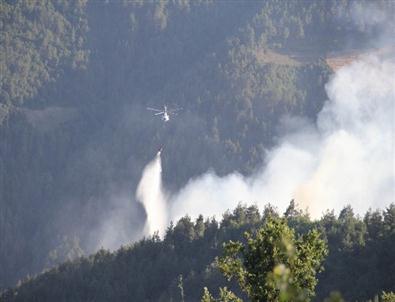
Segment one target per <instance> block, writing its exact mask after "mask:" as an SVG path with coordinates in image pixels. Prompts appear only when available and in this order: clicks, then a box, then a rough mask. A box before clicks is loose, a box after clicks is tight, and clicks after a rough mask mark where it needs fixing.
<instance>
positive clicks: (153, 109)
mask: <svg viewBox="0 0 395 302" xmlns="http://www.w3.org/2000/svg"><path fill="white" fill-rule="evenodd" d="M147 110H151V111H157V112H161V111H162V110H160V109H155V108H151V107H147Z"/></svg>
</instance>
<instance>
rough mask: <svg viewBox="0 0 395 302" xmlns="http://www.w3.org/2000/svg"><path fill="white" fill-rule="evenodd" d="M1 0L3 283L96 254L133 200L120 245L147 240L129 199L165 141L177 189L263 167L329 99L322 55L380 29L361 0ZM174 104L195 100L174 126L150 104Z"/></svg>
mask: <svg viewBox="0 0 395 302" xmlns="http://www.w3.org/2000/svg"><path fill="white" fill-rule="evenodd" d="M378 3H379V5H388V3H387V2H386V1H381V2H380V1H379V2H378ZM0 5H1V9H0V17H1V24H0V28H1V35H0V39H1V43H0V47H1V57H0V64H1V83H0V85H1V91H0V288H3V287H6V286H9V285H12V284H15V282H17V280H18V279H20V278H23V277H24V276H26V275H27V274H29V273H30V274H34V273H37V272H39V271H41V270H42V269H43V268H45V267H51V266H52V265H54V264H56V263H59V262H62V261H64V260H67V259H73V258H75V257H78V256H80V255H82V254H83V253H84V252H93V251H95V250H96V249H97V248H99V247H100V246H101V244H102V242H101V241H100V238H101V236H102V233H103V232H104V231H105V228H106V227H107V225H106V223H107V219H108V216H109V215H110V214H111V213H112V212H113V211H114V208H117V207H118V206H119V204H122V206H124V200H127V204H128V205H129V208H128V209H127V212H128V213H129V214H128V216H127V217H126V218H127V219H126V218H125V219H123V220H122V221H121V224H122V230H126V232H125V234H123V233H122V234H119V236H120V238H117V240H116V242H130V241H131V240H133V239H136V238H138V236H139V235H140V233H141V229H142V226H143V223H144V212H143V210H142V209H141V207H140V206H139V205H138V204H137V203H136V202H135V200H134V199H133V197H132V196H133V195H134V192H135V188H136V185H137V181H138V179H139V177H140V175H141V170H142V168H143V166H144V165H145V164H146V163H147V161H148V160H150V159H151V157H152V156H153V155H154V154H155V152H156V150H157V149H158V147H159V146H161V145H165V150H166V152H164V156H163V174H164V180H165V184H166V186H167V187H168V188H179V187H180V186H181V185H183V184H185V183H186V182H187V181H188V179H190V178H191V177H193V176H196V175H198V174H200V173H203V172H205V171H207V170H208V169H210V168H212V169H214V170H215V171H217V173H218V174H220V175H223V174H225V173H228V172H231V171H234V170H237V171H240V172H241V173H243V174H251V173H252V172H254V170H255V169H256V168H257V167H258V166H259V165H260V164H261V163H262V161H263V159H264V154H265V150H266V149H267V148H269V147H270V146H272V145H273V143H274V142H275V141H276V135H277V129H278V126H279V120H280V119H281V117H282V116H284V115H287V114H292V115H300V116H305V117H307V118H309V119H312V120H314V119H315V117H316V114H317V112H318V111H319V110H320V109H321V107H322V104H323V102H324V100H325V99H326V95H325V91H324V85H325V83H326V82H327V79H328V77H329V76H330V73H331V71H330V70H329V68H328V66H327V65H326V64H325V62H324V60H321V57H324V56H325V54H326V53H327V52H329V51H336V50H341V49H342V48H343V47H344V45H346V44H348V45H350V44H351V45H352V46H353V47H363V46H364V45H365V42H366V41H367V40H368V39H369V38H370V37H371V36H374V35H375V34H376V31H375V29H374V28H373V30H369V31H367V30H365V29H364V28H360V27H358V25H355V24H354V23H353V22H352V21H351V20H352V18H349V17H350V16H351V8H352V7H354V6H355V5H363V2H360V1H356V2H355V1H314V2H312V1H311V2H310V1H307V2H302V1H300V2H299V1H275V0H273V1H266V2H259V1H234V2H231V3H229V2H227V1H160V2H140V1H131V2H129V1H114V2H112V1H83V0H81V1H71V2H70V1H23V0H20V1H2V2H1V4H0ZM338 20H342V21H341V22H338ZM323 35H325V37H326V38H325V41H323V40H322V37H323ZM345 41H347V43H345ZM300 52H304V53H305V54H307V55H308V56H309V58H310V59H309V60H308V61H303V60H298V59H297V58H296V59H295V58H292V54H295V53H300ZM164 104H167V105H169V106H181V107H183V108H184V111H183V113H182V115H180V116H179V117H177V119H176V120H175V121H174V122H171V123H170V124H168V125H166V126H163V125H162V124H161V123H160V121H158V120H155V119H153V118H152V117H151V115H150V114H149V113H147V112H146V110H145V107H146V106H159V107H161V106H162V105H164ZM180 163H182V164H180ZM122 209H123V208H122V207H121V210H122ZM109 247H111V248H114V247H117V246H109Z"/></svg>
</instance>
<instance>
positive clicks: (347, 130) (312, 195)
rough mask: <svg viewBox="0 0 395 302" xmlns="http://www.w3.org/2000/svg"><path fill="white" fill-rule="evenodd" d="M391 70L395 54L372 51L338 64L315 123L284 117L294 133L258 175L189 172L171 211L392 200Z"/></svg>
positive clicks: (394, 85) (363, 205) (394, 89)
mask: <svg viewBox="0 0 395 302" xmlns="http://www.w3.org/2000/svg"><path fill="white" fill-rule="evenodd" d="M394 75H395V65H394V62H392V61H390V60H382V61H380V60H379V59H378V58H376V57H365V58H364V59H362V60H360V61H358V62H355V63H353V64H351V65H349V66H347V67H344V68H343V69H340V70H339V71H338V72H337V73H336V74H335V76H334V77H333V78H332V80H331V81H330V82H329V83H328V84H327V86H326V90H327V94H328V97H329V100H328V101H327V102H326V104H325V106H324V108H323V109H322V111H321V112H320V114H319V116H318V120H317V123H316V124H314V125H313V124H309V123H308V122H306V121H296V120H293V121H292V120H289V121H288V124H289V125H291V126H293V127H294V129H293V131H292V133H289V134H287V135H285V136H284V137H283V138H282V140H281V143H280V144H279V146H278V147H276V148H274V149H273V150H271V151H270V152H269V153H268V157H267V162H266V164H265V166H264V168H262V170H261V171H260V172H259V173H257V174H256V175H253V176H251V177H248V178H245V177H243V176H241V175H240V174H238V173H234V174H231V175H228V176H226V177H223V178H221V177H218V176H217V175H215V174H213V173H207V174H205V175H203V176H201V177H198V178H197V179H194V180H191V181H190V182H189V183H188V184H187V185H186V187H184V188H183V189H182V190H181V191H180V192H178V193H177V194H175V195H174V196H173V198H172V202H171V204H172V209H171V217H172V219H177V218H179V217H180V216H182V215H185V214H189V215H191V216H193V217H195V216H197V215H198V214H200V213H202V214H205V215H209V216H212V215H216V216H217V217H218V216H220V215H221V214H222V213H223V212H224V211H226V210H227V209H232V208H234V207H235V206H236V205H237V203H238V202H240V201H242V202H246V203H255V204H257V205H258V206H260V207H263V206H264V205H265V204H266V203H267V202H270V203H272V204H273V205H275V206H277V207H278V208H279V209H280V210H284V209H285V207H286V206H287V205H288V203H289V201H290V200H291V199H295V200H296V202H297V203H299V204H300V205H301V206H302V207H303V208H308V210H309V213H310V214H311V215H312V216H313V217H318V216H320V215H321V214H322V213H323V212H324V211H325V210H327V209H335V210H339V209H341V208H342V207H344V206H345V205H347V204H351V205H352V206H353V208H354V209H355V210H356V211H357V212H359V213H362V212H364V211H366V210H368V209H369V208H370V207H373V208H376V207H383V206H386V205H388V204H389V203H390V202H393V201H394V197H395V165H394V154H395V150H394V143H395V135H394V133H395V130H394V118H395V112H394V104H395V79H394ZM295 127H296V129H295Z"/></svg>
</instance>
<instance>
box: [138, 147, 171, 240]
mask: <svg viewBox="0 0 395 302" xmlns="http://www.w3.org/2000/svg"><path fill="white" fill-rule="evenodd" d="M136 198H137V200H138V201H140V202H141V203H142V204H143V206H144V209H145V211H146V214H147V219H146V222H145V229H144V235H152V234H153V233H154V232H159V235H163V232H164V230H165V228H166V226H167V207H166V200H165V196H164V193H163V189H162V163H161V157H160V152H158V154H157V155H156V157H155V158H154V159H153V160H152V161H151V162H150V163H149V164H148V165H147V166H146V167H145V168H144V171H143V174H142V177H141V180H140V182H139V184H138V186H137V191H136Z"/></svg>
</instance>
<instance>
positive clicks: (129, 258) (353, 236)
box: [3, 202, 395, 301]
mask: <svg viewBox="0 0 395 302" xmlns="http://www.w3.org/2000/svg"><path fill="white" fill-rule="evenodd" d="M275 216H279V214H278V213H277V212H276V211H275V210H274V209H273V207H271V206H270V205H268V206H267V207H266V208H265V210H264V212H263V215H261V214H260V212H259V211H258V209H257V208H256V207H254V206H251V207H246V206H242V205H240V206H238V207H237V208H236V209H234V210H233V212H228V213H225V214H224V216H223V218H222V220H221V221H220V222H218V221H216V220H214V219H206V218H203V217H199V218H198V219H197V220H195V221H193V220H191V219H190V218H189V217H187V216H186V217H184V218H182V219H180V220H179V221H178V222H177V223H176V224H175V225H174V226H173V225H172V226H170V227H169V229H168V230H167V232H166V235H165V237H164V239H163V240H161V239H160V238H158V237H156V236H153V237H152V238H146V239H143V240H141V241H139V242H137V243H135V244H133V245H129V246H125V247H122V248H121V249H119V250H118V251H116V252H114V253H110V252H108V251H106V250H101V251H99V252H97V253H96V254H94V255H91V256H89V257H86V258H80V259H78V260H75V261H73V262H68V263H65V264H62V265H60V266H59V267H57V268H55V269H52V270H50V271H48V272H46V273H44V274H42V275H39V276H37V277H35V278H32V279H31V280H27V281H26V282H25V283H23V284H21V285H20V286H19V287H17V288H16V289H14V290H10V291H8V292H6V293H4V295H3V299H4V301H53V300H56V301H131V300H132V301H182V298H181V294H180V293H181V288H180V287H182V291H183V295H184V298H185V301H200V298H201V297H202V294H203V287H205V286H206V287H208V288H209V290H210V291H211V292H213V293H216V292H217V290H218V287H219V286H223V285H226V284H227V283H226V281H225V279H224V278H223V277H222V275H221V274H220V273H219V271H218V268H217V267H216V265H215V261H214V260H215V257H216V256H219V255H220V254H221V253H222V244H223V243H224V242H226V241H228V240H233V241H234V240H241V239H242V236H243V233H244V232H245V231H247V230H248V231H254V230H256V229H258V228H259V227H260V226H261V225H262V224H264V223H265V221H266V220H267V219H268V218H269V217H275ZM281 216H282V217H283V218H284V219H286V221H287V222H288V224H289V225H290V226H291V227H292V228H294V229H295V231H296V232H297V233H298V234H303V233H307V231H308V230H311V229H313V228H318V230H320V231H321V232H322V235H323V238H324V239H325V241H327V243H328V247H329V255H328V256H327V258H326V260H325V261H324V269H325V270H324V272H323V273H321V274H319V275H318V279H319V282H318V287H317V290H316V300H317V301H322V300H323V298H325V297H327V296H329V294H330V292H332V291H340V292H341V293H342V295H343V296H344V298H345V299H346V300H347V301H368V300H369V299H372V298H374V296H375V295H376V294H378V295H379V294H380V293H381V291H382V290H385V291H394V290H395V287H394V284H395V279H394V275H393V274H392V272H393V271H394V262H393V255H394V253H395V240H394V239H395V237H394V236H395V205H394V204H392V205H391V206H390V207H389V208H388V209H386V210H385V211H383V212H380V211H370V212H368V213H366V215H365V216H364V217H363V219H362V218H359V217H356V216H355V215H354V214H353V210H352V208H351V207H346V208H344V209H343V210H342V211H341V213H340V214H339V216H335V215H334V214H333V213H332V212H328V213H326V214H325V215H324V216H323V217H322V218H321V219H320V220H318V221H312V220H310V218H309V216H308V214H307V213H305V212H303V211H300V210H298V209H297V208H296V207H295V204H294V202H291V203H290V205H289V207H288V209H287V210H286V212H285V213H284V215H281ZM230 289H231V290H233V291H235V292H236V293H238V292H240V289H239V288H238V287H237V286H236V285H235V284H233V285H232V286H231V288H230Z"/></svg>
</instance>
